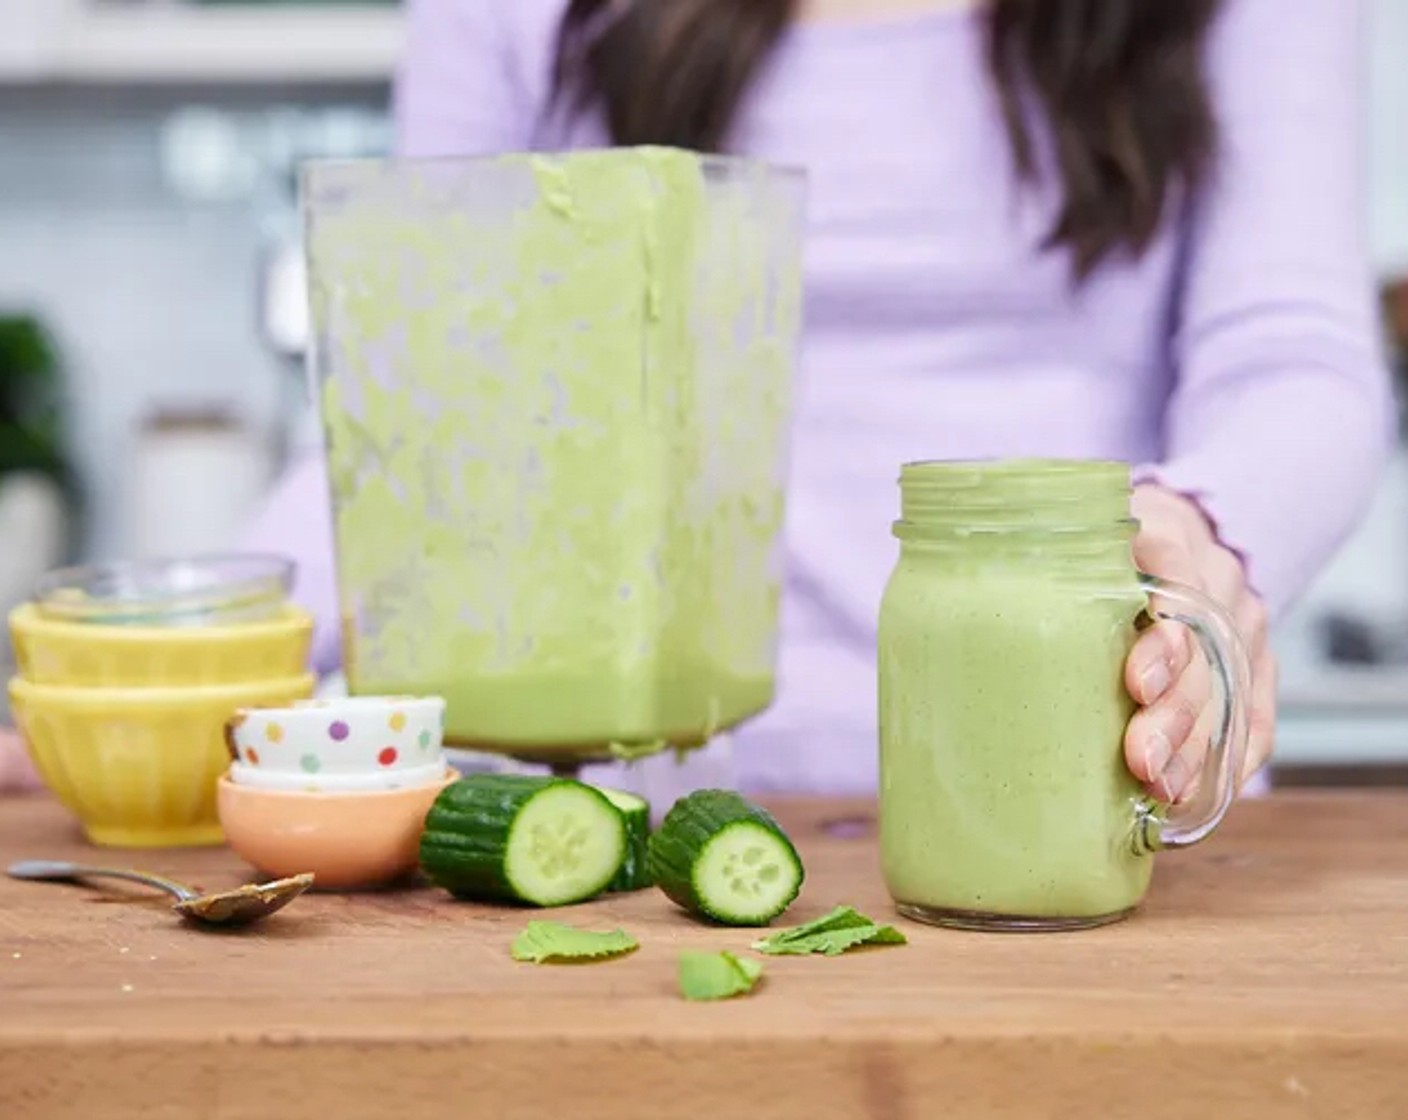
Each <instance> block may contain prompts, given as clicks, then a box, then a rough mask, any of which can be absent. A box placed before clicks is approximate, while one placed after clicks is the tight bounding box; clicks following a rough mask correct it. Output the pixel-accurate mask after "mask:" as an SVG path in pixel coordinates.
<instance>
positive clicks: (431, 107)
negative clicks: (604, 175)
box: [392, 0, 541, 157]
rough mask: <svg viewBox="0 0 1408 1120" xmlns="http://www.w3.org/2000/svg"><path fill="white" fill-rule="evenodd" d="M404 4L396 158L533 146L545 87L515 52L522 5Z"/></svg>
mask: <svg viewBox="0 0 1408 1120" xmlns="http://www.w3.org/2000/svg"><path fill="white" fill-rule="evenodd" d="M404 6H405V13H406V14H405V19H406V48H405V51H404V52H403V54H402V56H401V64H400V66H399V67H398V68H397V72H396V80H395V84H394V87H393V91H392V115H393V118H394V121H395V127H396V147H397V151H398V153H399V154H400V155H403V156H409V157H435V156H455V155H460V156H464V155H480V154H485V153H491V152H504V151H520V150H522V149H524V148H525V147H527V146H528V145H529V142H530V140H531V139H532V133H533V126H534V121H535V113H536V111H537V110H536V108H535V104H534V103H535V101H536V100H538V99H539V96H540V91H539V89H538V88H537V87H538V86H539V85H540V84H541V83H540V82H538V81H536V80H530V79H533V78H536V77H537V75H536V74H535V75H528V74H525V73H524V67H523V65H522V61H521V58H520V57H519V54H518V53H517V52H515V50H514V49H513V45H514V41H515V35H514V32H515V25H514V23H513V20H514V19H515V12H516V11H518V9H519V6H520V0H406V2H405V5H404ZM520 18H521V17H520Z"/></svg>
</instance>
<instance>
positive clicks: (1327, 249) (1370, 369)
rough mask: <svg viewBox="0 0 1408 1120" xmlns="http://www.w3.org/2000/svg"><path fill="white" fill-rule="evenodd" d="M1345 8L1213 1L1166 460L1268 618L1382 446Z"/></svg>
mask: <svg viewBox="0 0 1408 1120" xmlns="http://www.w3.org/2000/svg"><path fill="white" fill-rule="evenodd" d="M1365 29H1366V20H1365V18H1364V5H1363V3H1362V0H1232V2H1231V3H1229V5H1228V6H1227V9H1226V11H1225V12H1224V14H1223V16H1222V19H1221V23H1220V25H1219V26H1218V28H1217V29H1216V33H1215V36H1214V40H1213V43H1212V45H1211V57H1210V69H1211V74H1212V78H1213V84H1214V95H1215V99H1216V102H1215V103H1216V107H1217V112H1218V116H1219V123H1220V128H1221V138H1220V144H1221V150H1220V153H1219V163H1218V166H1217V169H1216V173H1215V178H1214V181H1213V183H1212V186H1211V188H1210V189H1209V190H1208V191H1207V192H1205V195H1204V197H1202V198H1201V199H1200V200H1199V202H1198V204H1197V205H1196V206H1195V207H1194V213H1193V215H1192V217H1191V220H1190V224H1189V228H1188V234H1187V237H1188V240H1187V245H1186V249H1187V258H1186V271H1185V274H1184V279H1183V295H1182V299H1181V301H1180V308H1179V313H1178V321H1177V322H1176V324H1175V336H1174V343H1173V354H1172V358H1173V364H1174V368H1175V374H1176V381H1175V385H1174V389H1173V393H1172V398H1171V400H1170V406H1169V409H1168V413H1167V420H1166V429H1165V433H1164V435H1165V459H1164V461H1163V462H1161V463H1158V464H1149V465H1146V466H1143V467H1141V468H1140V469H1139V470H1138V471H1137V472H1136V477H1137V478H1139V479H1140V480H1141V481H1153V482H1157V483H1160V484H1162V485H1164V486H1166V487H1168V488H1169V489H1172V490H1174V491H1176V492H1179V493H1181V494H1184V495H1185V496H1187V497H1189V498H1191V499H1193V500H1195V501H1196V502H1198V503H1199V504H1200V505H1201V507H1202V508H1203V510H1204V511H1205V512H1206V514H1207V515H1208V517H1209V519H1210V520H1211V521H1212V523H1213V524H1214V526H1215V527H1216V529H1217V532H1218V534H1219V536H1220V538H1221V539H1222V541H1223V542H1224V543H1225V544H1226V545H1227V546H1228V547H1229V548H1231V549H1233V550H1234V551H1236V552H1237V553H1238V554H1239V555H1241V557H1242V558H1243V560H1244V561H1245V563H1246V565H1247V568H1248V573H1249V579H1250V582H1251V584H1252V586H1253V587H1254V588H1255V590H1256V591H1257V592H1258V593H1259V594H1260V595H1261V596H1262V597H1263V599H1264V600H1265V601H1266V603H1267V606H1268V608H1269V609H1270V610H1271V612H1272V613H1273V615H1274V614H1277V613H1280V612H1281V611H1282V610H1284V608H1285V607H1286V606H1287V605H1288V604H1289V603H1291V602H1292V601H1293V600H1294V599H1295V597H1296V596H1297V595H1299V594H1300V593H1301V592H1302V591H1303V590H1305V588H1306V587H1307V585H1308V584H1309V583H1310V581H1311V580H1312V579H1313V578H1314V576H1315V575H1316V574H1317V572H1318V571H1319V570H1320V569H1321V567H1322V566H1323V565H1324V564H1325V563H1326V562H1327V561H1328V560H1329V559H1330V557H1331V555H1332V553H1333V552H1334V551H1335V550H1336V548H1337V547H1338V546H1339V545H1340V543H1341V542H1342V541H1343V540H1344V539H1345V538H1346V536H1347V535H1348V533H1349V532H1350V530H1351V529H1352V528H1353V527H1354V526H1355V524H1356V522H1357V521H1358V519H1359V518H1360V517H1361V516H1362V514H1363V512H1364V510H1365V508H1366V507H1367V505H1368V502H1369V500H1370V498H1371V497H1372V495H1373V492H1374V489H1375V487H1376V484H1377V482H1378V480H1379V477H1380V474H1381V472H1382V470H1383V468H1384V465H1385V463H1386V460H1387V456H1388V454H1389V451H1390V448H1391V446H1392V443H1393V439H1394V430H1395V429H1394V424H1393V419H1394V414H1395V410H1394V408H1393V394H1392V389H1391V387H1390V380H1389V375H1388V368H1387V364H1386V362H1385V360H1384V356H1383V352H1382V343H1381V336H1380V333H1379V326H1378V320H1377V312H1376V308H1377V303H1376V299H1375V296H1374V287H1373V283H1372V276H1371V269H1370V264H1369V252H1368V246H1367V231H1366V226H1367V219H1368V214H1369V199H1368V195H1367V184H1366V177H1365V174H1364V169H1365V151H1364V132H1365V129H1364V123H1365V110H1364V104H1363V95H1364V93H1365V90H1366V87H1367V68H1366V66H1365V57H1366V56H1365V53H1364V48H1365V46H1366V40H1365V38H1364V32H1365Z"/></svg>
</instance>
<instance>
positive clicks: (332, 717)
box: [225, 696, 445, 789]
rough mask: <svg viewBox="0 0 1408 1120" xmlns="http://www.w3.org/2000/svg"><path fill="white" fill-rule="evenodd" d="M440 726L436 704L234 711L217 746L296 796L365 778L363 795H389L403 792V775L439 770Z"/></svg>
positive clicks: (386, 699)
mask: <svg viewBox="0 0 1408 1120" xmlns="http://www.w3.org/2000/svg"><path fill="white" fill-rule="evenodd" d="M444 721H445V701H444V700H442V699H441V698H440V697H438V696H354V697H348V698H344V699H335V700H307V701H302V702H299V703H296V704H291V705H288V706H286V707H277V708H275V707H267V708H266V707H259V708H242V709H240V710H239V711H237V712H236V713H235V714H234V715H233V716H232V717H231V719H230V721H229V722H228V723H227V724H226V725H225V742H226V745H227V746H228V748H229V752H230V758H231V760H232V762H234V763H236V764H238V765H239V766H241V767H242V768H244V769H245V770H247V771H250V772H257V773H258V774H260V775H270V774H280V775H289V776H294V777H297V778H298V779H299V783H298V785H297V787H296V788H299V789H306V788H309V786H310V784H311V785H317V784H320V783H322V784H323V785H324V786H325V788H329V789H331V788H338V780H339V779H347V778H352V777H363V778H367V779H368V784H367V785H365V786H364V787H363V788H372V789H392V788H395V787H396V785H404V784H406V781H405V779H406V775H407V774H408V773H409V772H413V771H420V772H424V771H425V770H426V768H427V767H432V766H438V767H441V768H443V767H444V765H445V753H444ZM327 783H332V784H330V785H328V784H327ZM240 784H246V785H248V784H253V783H250V782H242V783H240ZM354 784H355V783H354ZM266 788H268V787H266ZM341 788H352V786H351V785H347V784H343V785H342V786H341Z"/></svg>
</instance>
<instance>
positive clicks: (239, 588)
mask: <svg viewBox="0 0 1408 1120" xmlns="http://www.w3.org/2000/svg"><path fill="white" fill-rule="evenodd" d="M291 582H292V566H291V565H289V564H288V563H287V562H286V561H283V560H282V559H279V558H276V557H259V556H240V555H236V556H211V557H196V558H192V559H187V560H175V561H166V560H157V561H137V562H132V563H122V564H112V565H102V566H96V567H89V568H74V569H65V570H63V571H60V572H55V573H52V574H51V575H50V576H49V577H47V578H46V580H45V583H44V585H43V586H42V587H41V588H40V589H39V592H38V593H37V594H36V595H35V597H34V599H33V601H31V602H29V603H26V604H23V605H22V606H20V607H18V608H17V609H15V610H14V611H13V612H12V613H11V615H10V618H9V625H10V635H11V639H12V642H13V645H14V651H15V662H16V666H17V669H18V675H17V676H16V677H15V678H14V679H13V680H11V682H10V687H9V694H10V706H11V710H12V712H13V714H14V717H15V721H16V723H17V724H18V726H19V729H20V732H21V734H22V735H23V736H24V739H25V743H26V745H27V747H28V749H29V753H30V755H31V757H32V758H33V759H34V763H35V766H36V767H37V769H38V770H39V773H40V775H41V776H42V777H43V779H44V781H45V783H46V784H47V785H48V786H49V788H50V789H51V790H52V791H53V792H54V794H55V795H56V796H57V797H58V799H59V800H60V801H61V802H62V803H63V804H64V805H65V806H66V807H67V808H68V809H69V810H70V811H71V812H72V813H73V814H74V815H75V816H76V817H77V818H78V819H79V821H80V823H81V824H82V827H83V830H84V832H85V834H86V835H87V837H88V839H89V840H90V841H92V842H93V843H95V844H100V845H105V846H116V847H143V848H151V847H175V846H184V845H198V844H218V843H222V842H223V841H224V832H223V830H222V828H221V826H220V819H219V813H218V809H217V805H216V790H217V785H218V783H219V780H220V777H221V775H222V774H223V773H224V771H225V769H226V768H227V766H228V763H229V757H228V754H227V751H226V746H225V725H226V723H227V722H228V721H229V719H230V717H231V715H232V714H233V713H234V712H235V711H237V710H238V709H240V708H243V707H247V706H249V705H263V704H288V703H292V702H294V701H297V700H300V699H305V698H307V697H309V696H311V695H312V693H313V689H314V685H315V678H314V676H313V675H312V674H311V673H309V672H308V671H307V661H308V649H309V644H310V642H311V639H312V631H313V623H312V619H311V618H310V617H309V616H308V615H307V614H306V613H305V612H303V611H301V610H298V609H297V608H295V607H293V606H291V605H290V604H289V603H288V601H287V591H288V588H289V586H290V584H291Z"/></svg>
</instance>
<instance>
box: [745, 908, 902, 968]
mask: <svg viewBox="0 0 1408 1120" xmlns="http://www.w3.org/2000/svg"><path fill="white" fill-rule="evenodd" d="M904 944H906V939H905V936H904V934H902V933H901V932H900V931H899V930H897V929H895V927H894V926H882V925H880V924H879V923H877V922H876V921H874V920H873V919H871V918H867V917H866V916H865V915H864V914H862V913H860V912H859V911H857V910H856V909H854V908H853V907H850V906H838V907H836V909H835V910H833V911H831V913H829V914H827V915H825V916H824V917H821V918H817V919H816V920H815V921H811V922H807V923H805V924H804V925H800V926H793V927H792V928H791V929H784V930H779V931H778V932H777V933H774V934H773V935H772V936H771V937H765V938H763V939H762V940H761V941H755V942H753V948H754V949H756V950H758V952H760V953H770V954H772V955H773V956H786V955H796V956H804V955H806V954H808V953H824V954H825V955H826V956H828V957H835V956H839V955H840V954H842V953H844V952H845V951H846V950H847V949H853V948H855V947H856V946H857V945H904Z"/></svg>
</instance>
